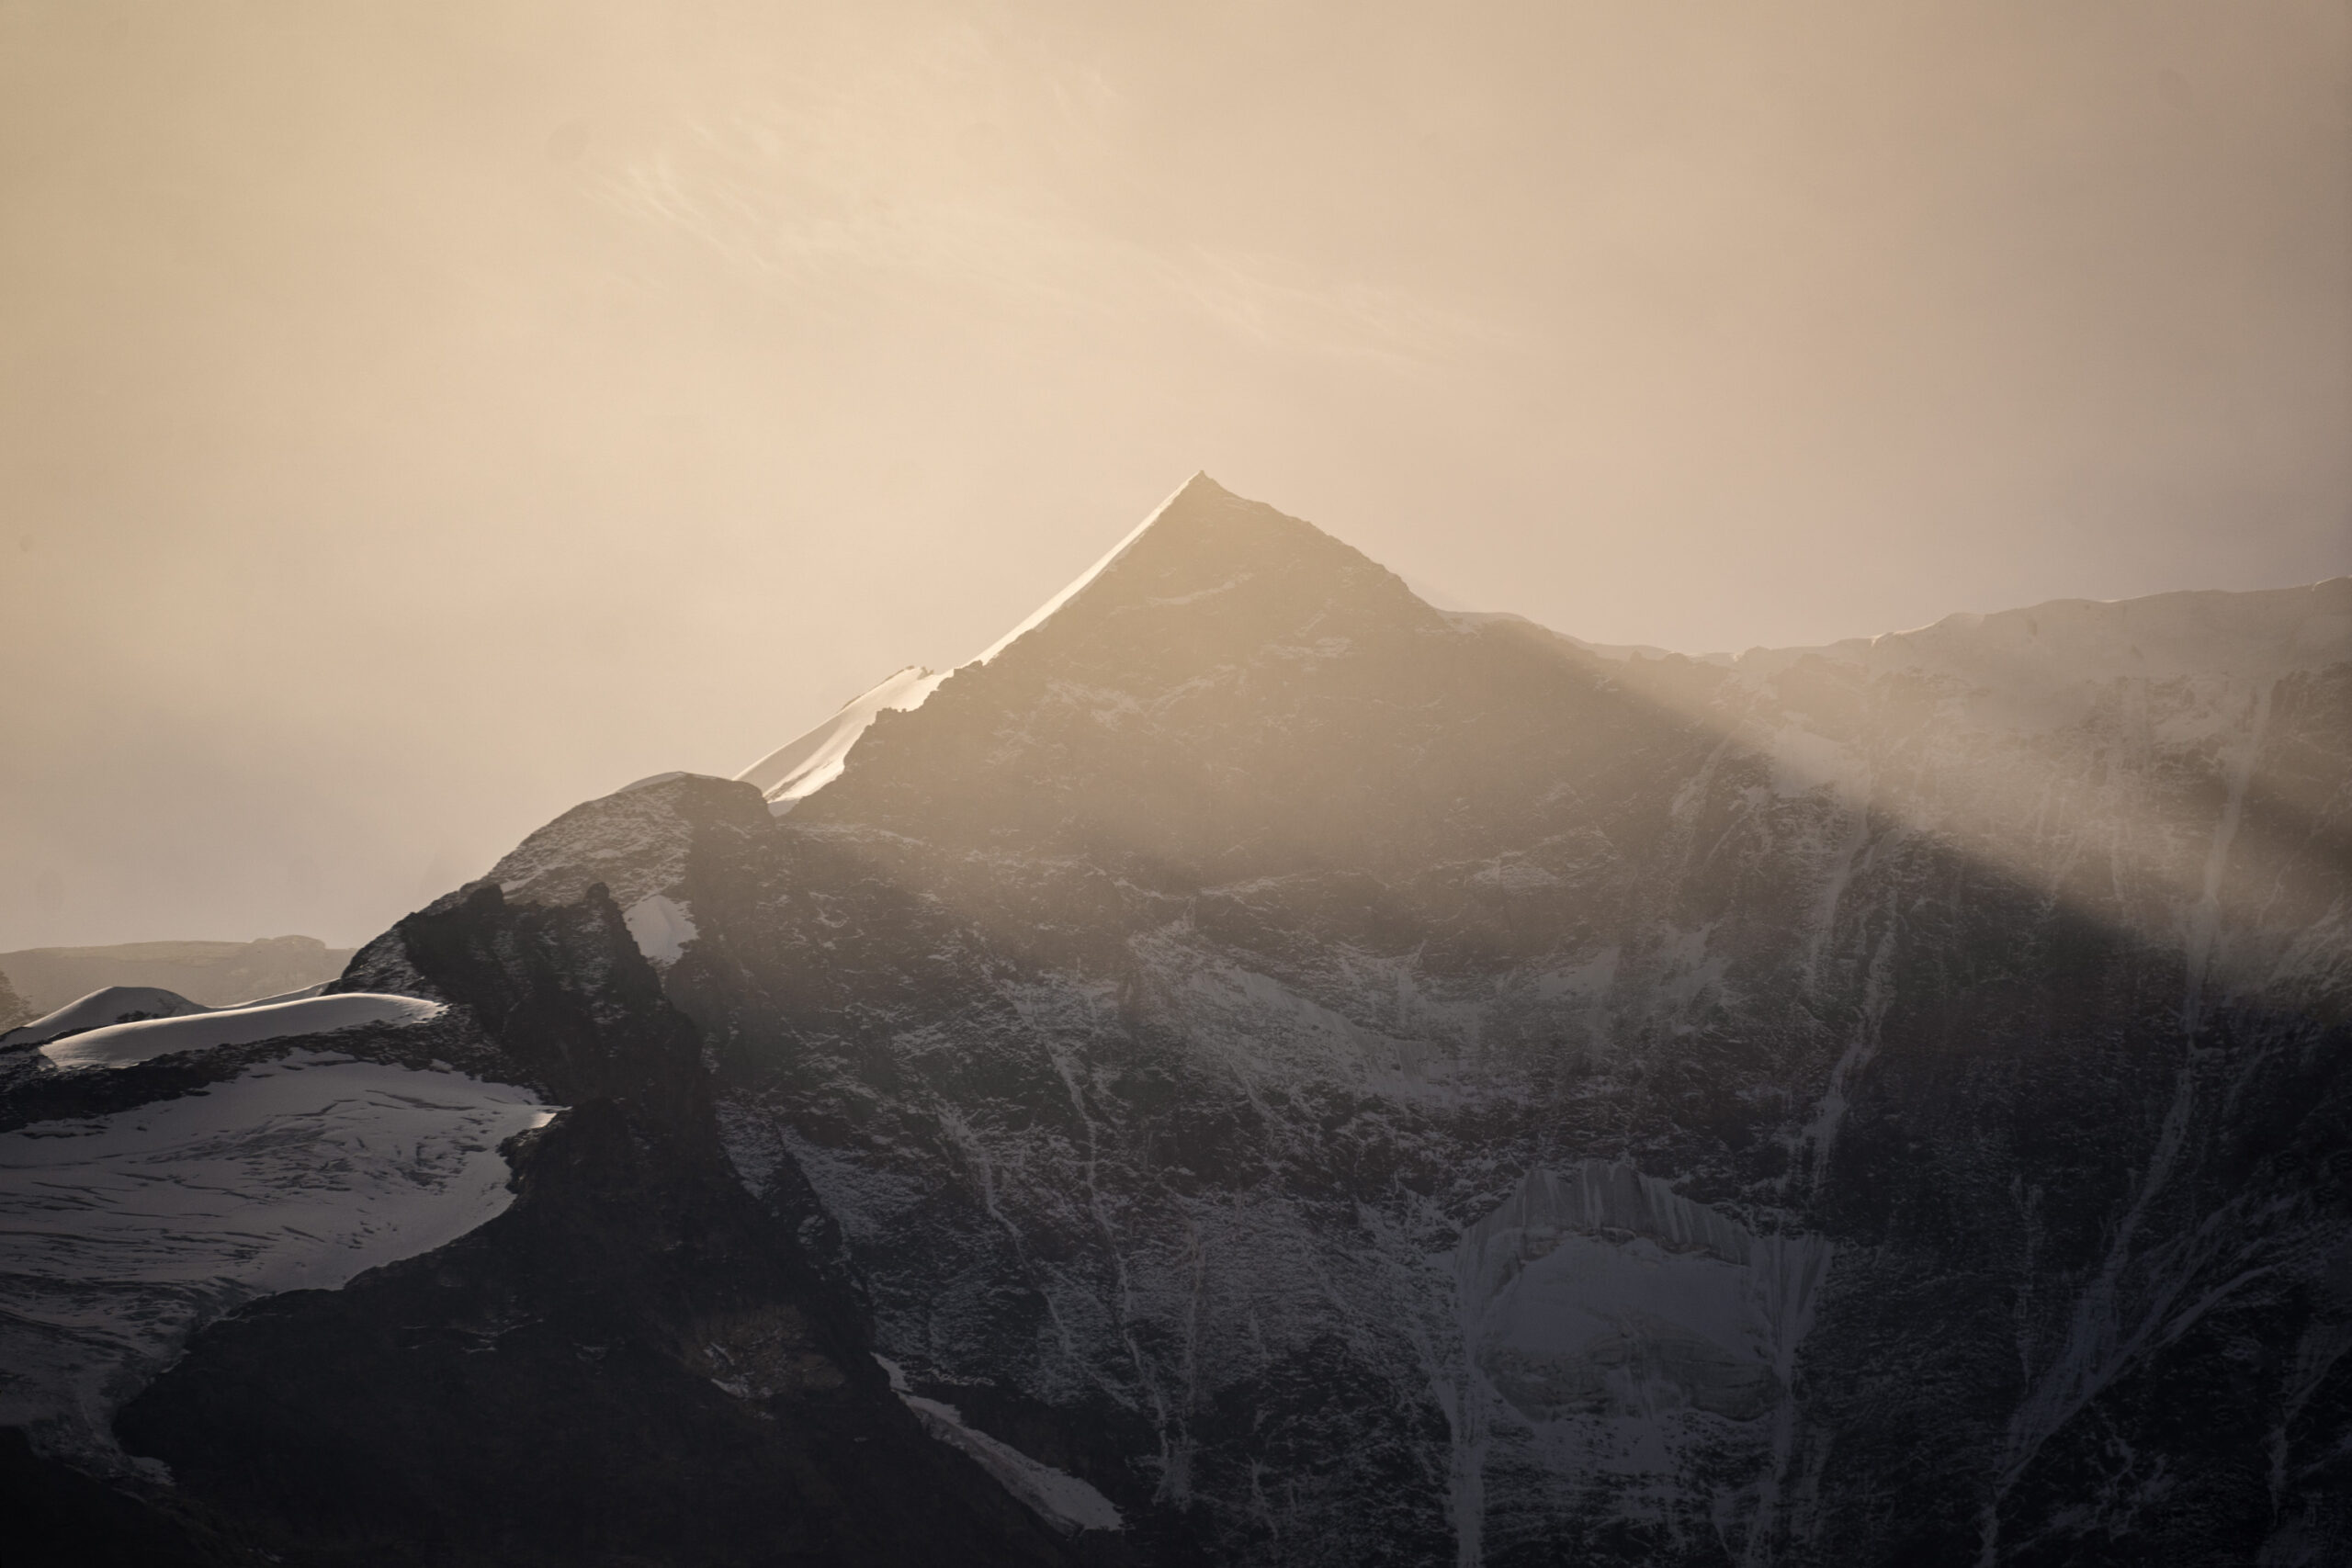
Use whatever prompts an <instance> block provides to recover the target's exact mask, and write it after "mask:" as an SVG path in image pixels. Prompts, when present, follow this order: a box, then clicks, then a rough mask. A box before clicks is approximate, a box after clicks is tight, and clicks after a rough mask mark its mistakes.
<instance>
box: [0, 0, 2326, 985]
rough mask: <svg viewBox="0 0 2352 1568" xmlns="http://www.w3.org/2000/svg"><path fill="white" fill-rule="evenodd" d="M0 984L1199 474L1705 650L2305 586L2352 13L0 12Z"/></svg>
mask: <svg viewBox="0 0 2352 1568" xmlns="http://www.w3.org/2000/svg"><path fill="white" fill-rule="evenodd" d="M0 193H5V200H0V299H6V301H8V303H7V305H6V308H5V309H0V506H4V507H5V511H0V562H5V563H6V572H5V579H0V588H5V594H6V606H7V615H8V622H9V625H8V630H9V633H10V635H9V636H8V637H7V639H6V654H5V658H6V671H5V676H0V807H5V808H4V809H0V948H13V947H19V946H28V945H34V944H38V943H66V942H118V941H130V940H138V939H148V938H165V937H219V938H244V937H252V936H260V935H268V934H275V933H278V932H285V931H302V932H306V933H308V934H311V935H316V936H319V937H322V938H323V939H325V940H327V941H329V942H344V943H348V942H357V941H360V940H363V939H364V938H366V937H367V936H368V935H370V934H372V933H373V932H374V931H377V930H379V929H380V928H381V927H383V926H384V925H385V924H387V923H388V922H389V921H390V919H394V918H396V917H397V916H399V915H400V914H401V913H402V912H403V911H405V910H407V909H410V908H415V907H417V906H419V905H421V904H422V903H424V902H425V901H426V900H427V899H429V898H431V897H435V896H436V895H437V894H439V893H441V892H443V891H446V890H447V888H449V887H451V886H456V885H457V884H458V883H459V882H462V881H464V880H465V879H467V878H469V877H470V876H474V875H477V874H480V873H481V871H482V870H484V869H485V868H486V867H487V866H488V865H489V864H490V863H491V862H492V860H493V859H494V858H496V856H497V855H498V854H499V853H500V852H503V850H505V849H506V848H508V847H510V846H511V845H512V844H513V843H514V842H515V840H517V839H519V838H520V837H521V836H522V835H523V834H524V833H526V832H527V831H528V830H529V829H532V828H534V827H536V826H537V824H539V823H540V822H542V821H544V820H546V819H547V818H549V817H551V816H553V815H555V814H556V813H557V812H559V811H560V810H562V809H564V808H565V807H569V806H570V805H571V804H573V803H574V802H576V801H578V800H580V799H582V798H584V797H586V796H589V795H596V794H599V793H602V792H604V791H605V790H608V789H611V788H613V787H615V786H617V785H619V784H624V783H626V782H628V781H629V780H631V779H633V778H636V777H639V776H641V775H644V774H647V773H656V772H660V771H664V770H668V769H673V768H684V769H690V770H695V771H700V772H709V773H735V772H737V771H738V770H740V769H741V768H743V767H744V766H745V765H747V764H749V763H750V762H752V761H753V760H754V759H755V758H757V757H759V756H760V755H762V754H763V753H764V752H765V751H767V750H770V749H772V748H773V747H775V745H776V744H778V743H779V742H781V741H782V740H784V739H787V738H788V737H789V736H791V735H792V734H794V733H795V732H797V731H798V730H800V729H802V728H807V727H808V726H809V725H811V724H813V723H815V722H817V721H818V720H819V719H820V718H822V717H823V716H825V715H826V714H827V713H828V712H830V711H831V709H832V708H833V707H834V706H836V705H838V704H840V703H841V702H842V701H843V700H844V699H846V698H847V697H849V696H850V695H851V694H854V693H855V692H856V691H858V690H860V689H862V688H864V687H865V686H867V685H870V684H871V683H873V682H875V681H876V680H878V679H880V678H881V677H882V676H884V675H886V674H888V672H889V671H892V670H894V669H896V668H898V667H899V666H901V665H904V664H908V663H913V662H921V663H926V664H931V665H933V666H943V665H946V664H951V663H954V662H956V661H958V660H963V659H966V658H968V657H970V656H971V655H972V654H974V653H977V652H978V651H979V650H980V649H982V648H983V647H985V646H987V645H988V644H989V643H990V642H991V641H992V640H994V639H995V638H996V637H998V636H999V635H1000V634H1001V633H1002V632H1003V631H1004V630H1005V629H1006V628H1007V627H1009V626H1012V625H1013V624H1014V623H1015V622H1017V621H1019V620H1020V619H1021V618H1022V616H1023V615H1025V614H1027V613H1028V612H1029V611H1030V610H1032V609H1034V608H1035V606H1036V604H1039V603H1040V602H1042V601H1043V600H1045V599H1046V597H1047V596H1048V595H1050V594H1051V593H1053V592H1055V591H1056V590H1057V588H1059V587H1060V586H1061V585H1062V584H1063V583H1064V582H1065V581H1068V580H1069V579H1070V578H1071V577H1072V576H1074V575H1075V574H1076V573H1077V572H1079V571H1080V570H1082V569H1083V568H1084V567H1085V566H1086V565H1087V564H1088V563H1089V562H1090V561H1091V560H1093V559H1095V558H1097V557H1099V556H1100V555H1101V554H1102V552H1103V549H1105V548H1106V547H1108V546H1109V545H1110V544H1111V543H1112V542H1113V541H1114V540H1116V539H1117V538H1118V537H1120V536H1122V535H1124V534H1125V532H1126V531H1127V530H1128V529H1129V528H1130V527H1132V526H1133V525H1134V524H1135V522H1136V520H1137V519H1139V518H1140V517H1142V516H1143V515H1144V514H1145V513H1147V512H1148V510H1149V509H1150V508H1151V507H1152V506H1153V504H1155V503H1156V502H1158V501H1159V498H1160V497H1161V496H1162V495H1164V494H1165V493H1166V492H1167V491H1169V490H1170V489H1171V488H1172V487H1173V486H1174V485H1176V484H1177V483H1178V482H1179V481H1180V480H1182V479H1183V478H1184V477H1185V476H1186V475H1187V474H1190V473H1191V472H1193V470H1194V469H1196V468H1206V469H1207V470H1208V471H1209V472H1210V473H1212V474H1214V475H1215V476H1216V479H1218V480H1220V481H1221V482H1222V483H1224V484H1225V485H1226V486H1227V487H1229V488H1230V489H1232V490H1234V491H1238V492H1239V493H1241V494H1244V495H1249V496H1252V497H1256V498H1259V499H1262V500H1264V501H1267V502H1272V504H1274V505H1276V506H1278V507H1280V508H1282V509H1283V511H1285V512H1288V513H1294V514H1296V515H1300V516H1304V517H1306V518H1309V519H1311V520H1313V521H1314V522H1316V523H1317V524H1318V525H1322V526H1324V527H1326V528H1328V529H1329V530H1331V531H1332V532H1334V533H1336V534H1338V535H1340V536H1342V537H1343V538H1345V539H1347V540H1348V541H1349V542H1351V544H1353V545H1355V546H1357V547H1360V548H1362V549H1363V551H1365V552H1366V553H1367V554H1369V555H1370V556H1372V557H1373V558H1375V559H1377V560H1380V561H1382V562H1384V563H1385V564H1386V565H1387V566H1389V567H1391V568H1393V569H1394V570H1397V571H1398V572H1400V573H1402V574H1403V575H1404V576H1405V577H1406V578H1407V579H1408V581H1411V582H1413V583H1414V584H1415V585H1416V587H1418V588H1420V589H1422V590H1424V591H1425V592H1428V593H1430V595H1432V596H1434V597H1438V598H1441V599H1442V600H1443V601H1445V602H1447V603H1450V604H1464V605H1476V606H1478V607H1482V608H1494V609H1509V610H1514V611H1518V612H1520V613H1521V614H1523V615H1528V616H1530V617H1532V618H1533V619H1535V620H1537V621H1540V622H1542V623H1544V624H1545V625H1548V626H1555V627H1557V628H1558V629H1560V630H1563V631H1566V632H1569V633H1572V634H1574V635H1576V636H1578V637H1586V638H1589V639H1592V640H1596V641H1602V642H1636V643H1646V644H1654V645H1658V646H1663V647H1670V648H1679V649H1688V650H1691V651H1704V650H1708V649H1742V648H1747V647H1750V646H1758V645H1766V646H1781V645H1790V644H1804V643H1815V642H1824V641H1827V640H1830V639H1833V638H1837V637H1848V636H1854V635H1860V634H1869V633H1874V632H1880V631H1885V630H1890V629H1895V628H1899V627H1905V626H1917V625H1919V624H1922V623H1924V622H1928V621H1931V620H1933V619H1935V618H1937V617H1939V616H1940V615H1945V614H1947V613H1950V612H1952V611H1959V610H1977V611H1991V610H1998V609H2002V608H2007V607H2010V606H2016V605H2024V604H2033V603H2036V602H2039V601H2041V600H2046V599H2051V598H2057V597H2070V596H2073V597H2087V598H2098V599H2111V598H2119V597H2125V596H2130V595H2135V594H2143V593H2149V592H2160V591H2164V590H2167V589H2176V588H2206V587H2220V588H2257V587H2267V586H2278V585H2284V584H2290V583H2295V582H2305V581H2313V580H2316V579H2320V578H2324V577H2327V576H2331V575H2335V574H2337V573H2341V572H2343V571H2345V570H2352V440H2347V439H2346V436H2347V432H2352V10H2347V8H2346V6H2343V5H2342V4H2340V3H2339V4H2324V3H2322V4H2304V5H2291V4H2282V5H2277V6H2264V7H2262V8H2261V9H2259V10H2258V11H2225V10H2223V9H2222V8H2219V7H2213V6H2199V5H2186V4H2181V5H2156V4H2133V5H2125V4H2096V5H2080V6H2067V7H2064V8H2053V7H2044V6H2029V5H2024V4H1955V5H1921V6H1902V7H1887V6H1871V5H1864V4H1859V3H1849V4H1839V5H1808V6H1776V7H1773V8H1771V9H1770V12H1769V13H1768V12H1764V11H1760V10H1735V9H1734V8H1732V7H1729V6H1710V7H1691V8H1676V9H1672V10H1668V9H1664V8H1656V7H1639V8H1636V7H1630V6H1489V7H1482V8H1477V9H1475V10H1469V11H1464V10H1462V9H1460V8H1449V9H1447V10H1444V11H1440V10H1438V9H1436V8H1408V7H1401V6H1344V7H1342V6H1283V7H1270V6H1256V5H1250V6H1242V5H1203V6H1187V7H1183V8H1182V9H1181V10H1180V11H1175V12H1170V13H1168V14H1165V15H1149V14H1143V13H1128V12H1100V11H1098V10H1097V9H1095V8H1091V7H1080V6H1074V5H1072V6H1056V5H1016V6H996V7H978V6H944V5H913V4H899V5H876V6H861V7H857V8H855V9H854V10H850V9H845V8H841V7H819V6H773V5H768V6H749V5H744V6H727V5H672V6H643V5H638V6H622V5H607V6H554V5H525V4H511V3H494V4H483V5H478V6H466V7H462V8H461V7H446V8H433V9H430V10H428V9H425V8H421V7H415V6H391V5H379V6H365V5H355V6H339V7H335V8H334V9H333V10H332V11H327V10H323V9H321V8H318V7H312V6H299V5H293V4H275V5H273V4H256V5H228V4H198V5H193V6H175V7H169V8H167V7H164V6H140V5H123V6H116V5H103V4H91V3H88V0H76V3H74V4H24V3H17V0H0Z"/></svg>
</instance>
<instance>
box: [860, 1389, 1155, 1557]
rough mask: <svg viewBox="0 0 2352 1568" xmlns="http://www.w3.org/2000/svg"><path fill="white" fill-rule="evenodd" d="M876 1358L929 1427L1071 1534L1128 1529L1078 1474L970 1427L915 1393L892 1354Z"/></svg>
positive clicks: (950, 1409)
mask: <svg viewBox="0 0 2352 1568" xmlns="http://www.w3.org/2000/svg"><path fill="white" fill-rule="evenodd" d="M874 1359H875V1360H876V1362H878V1363H879V1364H880V1365H881V1368H882V1370H883V1371H885V1372H887V1373H888V1374H889V1377H890V1392H891V1393H895V1394H897V1395H898V1396H899V1402H900V1403H901V1404H905V1405H906V1407H907V1408H908V1409H910V1410H911V1411H913V1412H914V1413H915V1419H916V1420H918V1421H921V1422H922V1427H923V1430H924V1431H926V1432H929V1433H930V1434H931V1435H932V1436H933V1437H934V1438H938V1439H939V1440H940V1441H941V1442H943V1443H945V1444H947V1445H948V1446H949V1447H951V1448H956V1449H961V1450H963V1451H964V1452H965V1453H967V1454H969V1455H970V1456H971V1457H972V1459H973V1460H974V1461H977V1462H978V1465H979V1467H980V1468H981V1469H982V1470H985V1471H987V1472H989V1475H990V1476H991V1477H992V1478H994V1480H995V1481H996V1483H997V1484H998V1485H1000V1486H1001V1487H1003V1488H1004V1489H1005V1490H1006V1491H1007V1492H1010V1493H1012V1495H1014V1496H1015V1497H1018V1498H1020V1499H1021V1500H1022V1501H1023V1503H1025V1504H1027V1505H1028V1506H1030V1508H1031V1509H1033V1510H1035V1513H1036V1514H1037V1515H1038V1516H1039V1517H1042V1518H1043V1519H1045V1521H1046V1523H1047V1524H1050V1525H1052V1526H1054V1527H1055V1528H1056V1529H1059V1530H1061V1531H1062V1532H1063V1533H1065V1534H1074V1533H1075V1532H1077V1531H1079V1530H1115V1529H1125V1528H1126V1521H1125V1520H1124V1519H1122V1518H1121V1517H1119V1509H1118V1506H1117V1505H1116V1504H1114V1503H1113V1502H1112V1501H1111V1499H1109V1498H1108V1497H1105V1496H1104V1495H1103V1494H1102V1493H1100V1492H1097V1491H1096V1490H1095V1489H1094V1488H1093V1487H1091V1486H1090V1485H1088V1484H1087V1483H1085V1482H1083V1481H1080V1479H1079V1478H1078V1477H1077V1476H1075V1475H1072V1474H1070V1473H1069V1472H1068V1471H1062V1470H1056V1469H1055V1468H1054V1467H1053V1466H1052V1465H1049V1464H1041V1463H1039V1462H1038V1461H1035V1460H1034V1459H1031V1458H1030V1457H1029V1456H1028V1455H1027V1454H1024V1453H1023V1452H1022V1451H1021V1450H1019V1449H1016V1448H1014V1447H1013V1446H1012V1445H1011V1444H1010V1443H1005V1442H1001V1441H999V1440H998V1439H997V1438H991V1437H989V1435H988V1434H987V1433H986V1432H982V1431H979V1430H978V1429H976V1428H974V1427H967V1426H966V1425H965V1424H964V1417H963V1416H962V1414H961V1413H960V1412H959V1411H957V1410H956V1407H955V1406H954V1405H952V1404H943V1403H941V1402H940V1401H938V1400H936V1399H925V1398H923V1397H922V1396H921V1395H920V1394H917V1393H912V1392H910V1390H909V1388H908V1385H907V1375H906V1372H905V1371H904V1370H903V1369H902V1368H900V1367H899V1364H898V1363H897V1362H896V1361H893V1360H891V1359H889V1358H888V1357H887V1356H876V1357H875V1358H874Z"/></svg>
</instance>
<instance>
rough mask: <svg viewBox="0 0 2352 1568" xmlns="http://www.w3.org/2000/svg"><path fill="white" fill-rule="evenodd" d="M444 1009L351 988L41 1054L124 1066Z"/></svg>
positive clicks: (75, 1062) (89, 1036) (123, 1030)
mask: <svg viewBox="0 0 2352 1568" xmlns="http://www.w3.org/2000/svg"><path fill="white" fill-rule="evenodd" d="M446 1011H447V1008H446V1007H444V1006H443V1005H442V1004H441V1003H439V1002H427V1001H419V1000H418V999H417V998H414V997H393V996H386V995H383V994H382V993H380V992H376V991H350V992H345V994H343V995H341V996H333V997H311V998H306V999H304V1000H301V1001H291V1002H271V1003H267V1004H265V1005H260V1006H254V1007H242V1008H223V1009H221V1010H219V1011H218V1012H206V1013H198V1014H196V1015H194V1016H192V1017H185V1018H156V1019H148V1020H146V1021H143V1022H139V1023H117V1024H112V1025H109V1026H108V1027H107V1028H105V1029H93V1030H90V1031H88V1032H85V1033H82V1034H75V1035H72V1036H69V1037H68V1038H66V1039H63V1040H61V1041H59V1042H57V1043H55V1044H53V1045H44V1046H42V1047H41V1053H40V1054H41V1055H43V1056H46V1057H48V1058H49V1061H50V1065H51V1066H58V1067H128V1066H133V1065H135V1064H137V1063H140V1062H144V1061H148V1060H150V1059H151V1058H153V1057H156V1056H168V1055H173V1054H175V1053H177V1052H185V1051H210V1050H214V1049H216V1048H218V1047H220V1046H222V1045H250V1044H253V1043H255V1042H257V1041H262V1040H281V1039H286V1038H288V1037H290V1036H293V1035H297V1034H324V1033H326V1032H328V1031H329V1030H334V1029H349V1028H351V1027H353V1026H354V1025H356V1024H362V1023H420V1022H423V1021H424V1020H426V1019H428V1018H438V1017H439V1016H440V1015H441V1014H442V1013H444V1012H446Z"/></svg>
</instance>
